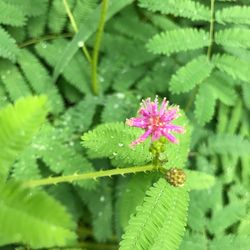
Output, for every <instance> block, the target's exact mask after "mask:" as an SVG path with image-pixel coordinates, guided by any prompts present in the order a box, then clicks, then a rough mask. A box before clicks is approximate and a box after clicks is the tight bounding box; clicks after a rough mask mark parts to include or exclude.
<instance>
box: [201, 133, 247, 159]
mask: <svg viewBox="0 0 250 250" xmlns="http://www.w3.org/2000/svg"><path fill="white" fill-rule="evenodd" d="M203 151H204V153H205V154H206V155H211V154H214V153H217V154H222V155H223V154H224V155H226V154H229V155H235V156H247V155H249V152H250V142H249V140H247V139H243V137H241V136H240V135H230V134H221V135H219V134H217V135H214V136H210V137H209V139H208V144H207V146H206V147H205V148H204V149H203Z"/></svg>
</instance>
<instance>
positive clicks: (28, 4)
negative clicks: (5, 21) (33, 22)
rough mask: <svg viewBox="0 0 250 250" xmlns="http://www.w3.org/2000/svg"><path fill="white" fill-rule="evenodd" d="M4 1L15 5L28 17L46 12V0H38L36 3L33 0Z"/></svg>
mask: <svg viewBox="0 0 250 250" xmlns="http://www.w3.org/2000/svg"><path fill="white" fill-rule="evenodd" d="M4 1H5V2H8V3H10V4H13V5H15V6H16V7H17V8H18V9H20V10H21V11H22V12H23V13H24V14H25V15H26V16H29V17H34V16H39V15H42V14H43V13H45V12H46V10H47V6H48V1H47V0H39V1H38V2H37V3H36V4H34V1H33V0H24V1H16V0H4Z"/></svg>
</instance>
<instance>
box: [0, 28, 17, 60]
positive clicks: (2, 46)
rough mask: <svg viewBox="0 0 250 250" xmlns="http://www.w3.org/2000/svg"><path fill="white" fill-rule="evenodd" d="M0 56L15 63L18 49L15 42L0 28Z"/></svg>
mask: <svg viewBox="0 0 250 250" xmlns="http://www.w3.org/2000/svg"><path fill="white" fill-rule="evenodd" d="M0 37H1V43H0V56H1V57H3V58H6V59H9V60H11V61H12V62H15V60H16V56H17V55H18V52H19V50H18V48H17V46H16V42H15V40H14V39H13V38H11V37H10V35H9V34H8V33H7V32H6V31H5V30H4V29H3V28H2V27H1V26H0Z"/></svg>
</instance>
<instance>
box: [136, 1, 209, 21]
mask: <svg viewBox="0 0 250 250" xmlns="http://www.w3.org/2000/svg"><path fill="white" fill-rule="evenodd" d="M139 4H140V6H141V7H143V8H147V9H148V10H150V11H154V12H156V11H160V13H162V14H172V15H174V16H180V17H186V18H189V19H191V20H204V21H209V18H210V11H209V8H208V7H206V6H204V5H202V4H200V3H199V2H196V1H192V0H178V1H175V0H168V1H162V0H140V1H139Z"/></svg>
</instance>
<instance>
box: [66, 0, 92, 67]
mask: <svg viewBox="0 0 250 250" xmlns="http://www.w3.org/2000/svg"><path fill="white" fill-rule="evenodd" d="M62 1H63V5H64V8H65V10H66V12H67V15H68V17H69V20H70V23H71V26H72V28H73V30H74V32H75V33H77V32H78V27H77V24H76V21H75V18H74V16H73V13H72V12H71V10H70V7H69V5H68V2H67V0H62ZM81 47H82V52H83V54H84V55H85V56H86V58H87V60H88V62H89V63H91V57H90V55H89V52H88V50H87V48H86V47H85V44H84V43H83V44H82V46H81Z"/></svg>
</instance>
